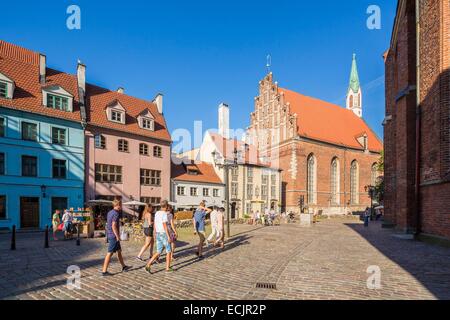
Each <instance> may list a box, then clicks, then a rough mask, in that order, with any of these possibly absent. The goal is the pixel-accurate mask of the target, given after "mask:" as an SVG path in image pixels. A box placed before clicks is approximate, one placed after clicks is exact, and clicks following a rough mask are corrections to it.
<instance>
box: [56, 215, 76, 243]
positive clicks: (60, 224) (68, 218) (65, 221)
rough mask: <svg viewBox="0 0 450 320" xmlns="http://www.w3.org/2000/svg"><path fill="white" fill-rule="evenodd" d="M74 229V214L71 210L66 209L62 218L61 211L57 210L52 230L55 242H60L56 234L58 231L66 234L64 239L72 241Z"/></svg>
mask: <svg viewBox="0 0 450 320" xmlns="http://www.w3.org/2000/svg"><path fill="white" fill-rule="evenodd" d="M72 227H73V212H72V211H71V210H68V209H65V210H64V214H63V215H62V217H61V211H60V210H55V212H54V213H53V215H52V230H53V240H55V241H56V240H58V237H57V236H56V233H57V232H58V231H63V232H64V239H70V238H71V237H72Z"/></svg>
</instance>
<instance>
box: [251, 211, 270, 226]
mask: <svg viewBox="0 0 450 320" xmlns="http://www.w3.org/2000/svg"><path fill="white" fill-rule="evenodd" d="M250 216H251V224H253V225H255V226H256V225H258V224H261V225H263V226H265V225H273V221H274V220H275V218H276V212H275V210H274V209H271V210H269V209H268V208H267V207H266V208H265V209H264V212H263V213H261V212H259V210H256V211H251V213H250Z"/></svg>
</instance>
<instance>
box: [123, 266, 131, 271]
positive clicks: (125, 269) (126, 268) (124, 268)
mask: <svg viewBox="0 0 450 320" xmlns="http://www.w3.org/2000/svg"><path fill="white" fill-rule="evenodd" d="M130 269H131V267H130V266H125V267H122V272H126V271H128V270H130Z"/></svg>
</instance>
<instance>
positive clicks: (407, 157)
mask: <svg viewBox="0 0 450 320" xmlns="http://www.w3.org/2000/svg"><path fill="white" fill-rule="evenodd" d="M385 63H386V118H385V121H384V122H385V125H384V132H385V141H386V145H385V148H386V149H385V186H386V188H385V189H386V190H385V215H386V217H385V223H386V224H388V225H391V226H394V227H395V228H397V229H398V230H400V231H403V232H406V233H413V234H415V235H416V236H418V237H419V238H420V237H430V236H432V237H433V238H442V239H443V240H444V241H445V240H450V1H449V0H445V1H444V0H442V1H436V0H420V1H417V2H416V1H415V0H400V1H398V5H397V15H396V18H395V23H394V28H393V31H392V37H391V44H390V48H389V50H388V51H387V52H386V54H385Z"/></svg>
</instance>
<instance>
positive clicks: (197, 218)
mask: <svg viewBox="0 0 450 320" xmlns="http://www.w3.org/2000/svg"><path fill="white" fill-rule="evenodd" d="M211 211H212V210H211V209H208V208H206V204H205V201H202V202H200V205H199V207H198V208H197V210H195V212H194V219H193V223H194V230H195V231H194V234H197V235H198V238H199V243H198V249H197V252H196V255H197V256H198V258H199V259H200V260H201V259H203V255H202V251H203V244H204V243H205V217H206V214H207V213H210V212H211Z"/></svg>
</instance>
